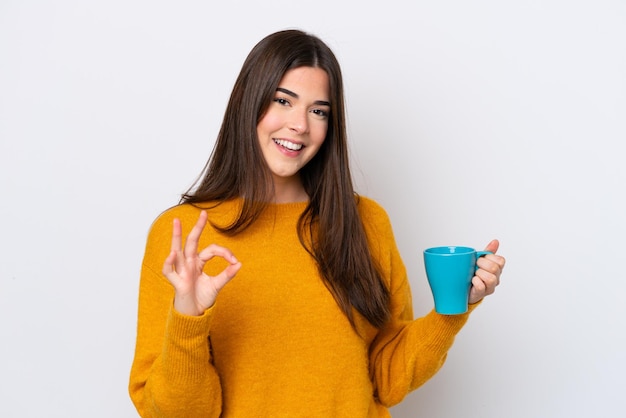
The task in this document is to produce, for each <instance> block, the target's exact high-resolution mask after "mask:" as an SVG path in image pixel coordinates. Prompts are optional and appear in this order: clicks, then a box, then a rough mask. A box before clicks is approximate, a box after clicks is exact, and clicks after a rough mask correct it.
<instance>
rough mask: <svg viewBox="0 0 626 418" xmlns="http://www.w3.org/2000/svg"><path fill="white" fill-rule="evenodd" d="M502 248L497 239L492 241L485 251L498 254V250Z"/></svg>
mask: <svg viewBox="0 0 626 418" xmlns="http://www.w3.org/2000/svg"><path fill="white" fill-rule="evenodd" d="M499 247H500V241H498V240H497V239H494V240H491V242H490V243H489V244H487V246H486V247H485V251H491V252H492V253H494V254H495V253H496V252H497V251H498V248H499Z"/></svg>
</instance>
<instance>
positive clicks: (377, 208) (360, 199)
mask: <svg viewBox="0 0 626 418" xmlns="http://www.w3.org/2000/svg"><path fill="white" fill-rule="evenodd" d="M357 207H358V209H359V214H360V215H361V218H363V221H365V222H367V221H378V222H384V223H388V222H389V216H388V215H387V211H386V210H385V208H384V207H383V206H382V205H381V204H380V203H378V202H377V201H376V200H374V199H372V198H370V197H367V196H361V195H357Z"/></svg>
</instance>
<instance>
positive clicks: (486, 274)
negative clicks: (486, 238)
mask: <svg viewBox="0 0 626 418" xmlns="http://www.w3.org/2000/svg"><path fill="white" fill-rule="evenodd" d="M499 246H500V242H498V240H496V239H494V240H493V241H491V242H490V243H489V244H487V247H485V251H491V252H492V253H493V254H487V255H485V256H483V257H479V258H478V260H477V261H476V264H477V266H478V269H477V270H476V274H475V275H474V277H473V278H472V287H471V289H470V296H469V303H470V304H471V303H476V302H479V301H480V300H482V299H483V298H484V297H485V296H487V295H490V294H492V293H493V292H495V291H496V286H498V285H499V284H500V274H502V269H504V264H505V263H506V260H505V259H504V257H502V256H500V255H496V252H497V251H498V247H499Z"/></svg>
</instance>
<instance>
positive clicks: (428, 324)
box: [364, 207, 476, 407]
mask: <svg viewBox="0 0 626 418" xmlns="http://www.w3.org/2000/svg"><path fill="white" fill-rule="evenodd" d="M370 215H371V216H372V218H370V219H367V217H366V219H364V221H365V223H366V229H369V231H368V232H369V233H368V235H369V236H374V237H376V240H375V242H374V241H372V242H371V244H370V246H371V247H372V249H373V253H374V254H373V255H374V257H376V258H377V259H378V261H379V267H380V268H381V270H382V272H383V275H384V279H385V281H386V282H387V284H388V286H389V290H390V293H391V319H390V320H389V321H388V323H387V324H386V325H385V326H384V327H383V328H382V329H380V330H379V332H378V334H377V335H376V337H375V338H374V340H373V341H372V344H371V345H370V376H371V378H372V381H373V383H374V387H375V391H376V396H377V398H378V401H379V402H380V403H381V404H382V405H384V406H387V407H391V406H393V405H396V404H398V403H399V402H401V401H402V400H403V399H404V397H405V396H406V395H407V394H408V393H409V392H411V391H413V390H415V389H417V388H418V387H419V386H421V385H423V384H424V383H425V382H426V381H428V380H429V379H430V378H431V377H433V376H434V375H435V374H436V373H437V372H438V371H439V370H440V369H441V367H442V366H443V364H444V362H445V360H446V356H447V353H448V350H449V349H450V348H451V347H452V344H453V342H454V339H455V336H456V335H457V333H458V332H459V331H460V330H461V328H462V327H463V325H465V323H466V322H467V319H468V317H469V312H471V311H472V310H473V309H474V308H475V306H476V305H474V306H470V309H469V312H468V313H466V314H463V315H440V314H438V313H436V312H435V311H434V310H433V311H431V312H430V313H429V314H427V315H425V316H424V317H421V318H418V319H414V318H413V303H412V297H411V289H410V285H409V281H408V278H407V274H406V269H405V266H404V263H403V262H402V259H401V258H400V254H399V251H398V249H397V247H396V244H395V239H394V237H393V232H392V228H391V224H390V222H389V219H388V217H387V214H386V213H385V212H384V210H383V209H382V208H380V207H377V209H376V210H375V211H374V213H373V214H372V213H370ZM372 233H374V235H372Z"/></svg>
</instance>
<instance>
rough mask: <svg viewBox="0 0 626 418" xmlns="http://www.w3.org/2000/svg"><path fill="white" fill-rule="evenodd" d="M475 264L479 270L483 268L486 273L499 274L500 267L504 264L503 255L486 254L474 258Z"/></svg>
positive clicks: (500, 271)
mask: <svg viewBox="0 0 626 418" xmlns="http://www.w3.org/2000/svg"><path fill="white" fill-rule="evenodd" d="M476 265H477V266H478V268H479V269H481V270H485V271H486V272H488V273H491V274H495V275H498V276H499V275H500V273H502V267H503V265H504V257H501V256H499V255H492V254H488V255H486V256H483V257H480V258H479V259H478V260H476Z"/></svg>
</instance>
